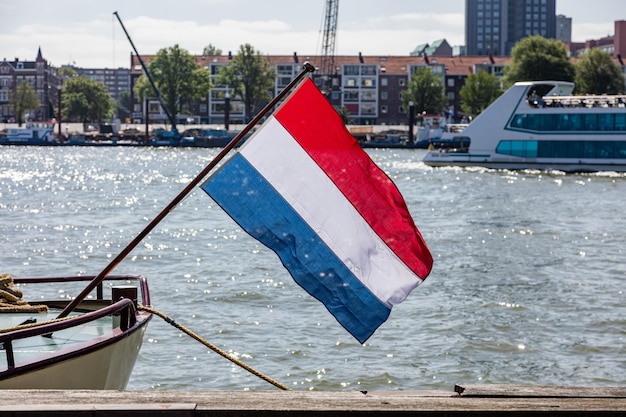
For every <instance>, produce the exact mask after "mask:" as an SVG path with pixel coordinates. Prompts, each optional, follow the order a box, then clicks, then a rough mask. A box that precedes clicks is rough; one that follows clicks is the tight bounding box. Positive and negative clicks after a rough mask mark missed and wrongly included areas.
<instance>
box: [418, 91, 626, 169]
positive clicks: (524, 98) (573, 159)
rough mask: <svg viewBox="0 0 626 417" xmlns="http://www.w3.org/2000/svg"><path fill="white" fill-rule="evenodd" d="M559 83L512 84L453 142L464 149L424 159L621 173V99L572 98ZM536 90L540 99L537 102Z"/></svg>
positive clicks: (624, 129) (625, 126)
mask: <svg viewBox="0 0 626 417" xmlns="http://www.w3.org/2000/svg"><path fill="white" fill-rule="evenodd" d="M573 88H574V85H573V84H572V83H568V82H561V81H536V82H521V83H516V84H515V85H514V86H513V87H511V88H510V89H509V90H507V91H506V92H505V93H504V94H502V95H501V96H500V97H499V98H498V99H497V100H496V101H495V102H493V103H492V104H491V105H490V106H489V107H488V108H487V109H486V110H485V111H484V112H483V113H482V114H480V115H479V116H478V117H477V118H476V119H475V120H474V121H473V122H472V123H470V124H469V125H468V126H467V127H466V128H465V129H464V130H463V131H462V132H461V133H460V134H459V135H458V136H456V135H455V138H457V139H460V138H464V139H465V140H466V142H467V143H469V148H465V149H453V150H436V151H431V152H428V153H427V154H426V155H425V156H424V159H423V161H424V163H425V164H426V165H429V166H433V167H442V166H461V167H468V166H479V167H485V168H493V169H511V170H523V169H530V170H544V171H551V170H558V171H564V172H595V171H617V172H623V171H626V95H622V96H607V95H603V96H590V95H588V96H572V95H570V93H571V92H572V90H573ZM537 89H539V90H541V91H542V92H543V93H544V94H545V95H543V97H539V96H538V95H536V94H535V91H536V90H537Z"/></svg>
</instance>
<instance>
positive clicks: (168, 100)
mask: <svg viewBox="0 0 626 417" xmlns="http://www.w3.org/2000/svg"><path fill="white" fill-rule="evenodd" d="M148 71H149V72H150V75H151V77H152V80H153V81H154V84H155V85H156V88H157V89H158V90H159V93H160V94H161V97H162V98H163V101H164V103H165V107H166V108H167V111H168V112H169V113H170V115H171V116H172V117H173V118H174V120H175V119H176V115H178V114H180V113H181V112H183V111H184V110H186V109H187V108H188V106H189V104H191V101H193V100H195V99H200V98H204V97H206V96H207V95H208V94H209V91H210V90H211V75H210V74H209V71H207V69H206V68H202V66H200V65H199V64H198V63H197V62H196V61H195V59H194V57H193V56H192V55H191V54H189V52H187V51H186V50H184V49H181V48H180V47H179V46H178V45H174V46H171V47H169V48H164V49H161V50H160V51H159V52H157V54H156V56H155V57H154V59H153V60H152V61H151V62H150V63H149V64H148ZM135 93H137V95H138V96H139V98H140V100H141V101H143V100H144V99H145V98H147V97H155V93H154V91H153V89H152V86H151V85H150V83H149V80H148V78H147V77H146V76H145V75H142V76H141V77H139V80H137V84H136V85H135ZM172 127H173V128H174V127H175V126H172Z"/></svg>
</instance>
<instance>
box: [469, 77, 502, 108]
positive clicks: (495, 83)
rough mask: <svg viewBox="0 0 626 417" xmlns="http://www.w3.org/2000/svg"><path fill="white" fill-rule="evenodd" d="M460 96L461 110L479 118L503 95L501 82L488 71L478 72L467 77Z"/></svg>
mask: <svg viewBox="0 0 626 417" xmlns="http://www.w3.org/2000/svg"><path fill="white" fill-rule="evenodd" d="M459 94H460V95H461V109H462V110H463V111H464V112H465V113H467V114H470V115H472V116H477V115H479V114H480V113H482V112H483V110H485V109H486V108H487V107H488V106H489V105H490V104H491V103H492V102H493V101H494V100H495V99H496V98H498V97H499V96H500V94H502V89H501V88H500V80H498V77H496V76H495V75H493V74H490V73H488V72H487V71H478V72H477V73H476V74H470V75H469V76H468V77H467V79H466V80H465V85H464V86H463V87H461V91H460V92H459Z"/></svg>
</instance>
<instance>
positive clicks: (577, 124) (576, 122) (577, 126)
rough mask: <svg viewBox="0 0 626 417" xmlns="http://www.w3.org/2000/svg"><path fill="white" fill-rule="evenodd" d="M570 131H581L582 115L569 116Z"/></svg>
mask: <svg viewBox="0 0 626 417" xmlns="http://www.w3.org/2000/svg"><path fill="white" fill-rule="evenodd" d="M569 119H570V125H569V126H570V130H582V124H583V121H582V115H581V114H570V115H569Z"/></svg>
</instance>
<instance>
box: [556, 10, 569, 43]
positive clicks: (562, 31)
mask: <svg viewBox="0 0 626 417" xmlns="http://www.w3.org/2000/svg"><path fill="white" fill-rule="evenodd" d="M556 38H557V39H558V40H560V41H563V42H565V43H566V44H567V43H570V42H571V41H572V18H571V17H567V16H564V15H562V14H560V15H558V16H557V17H556Z"/></svg>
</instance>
